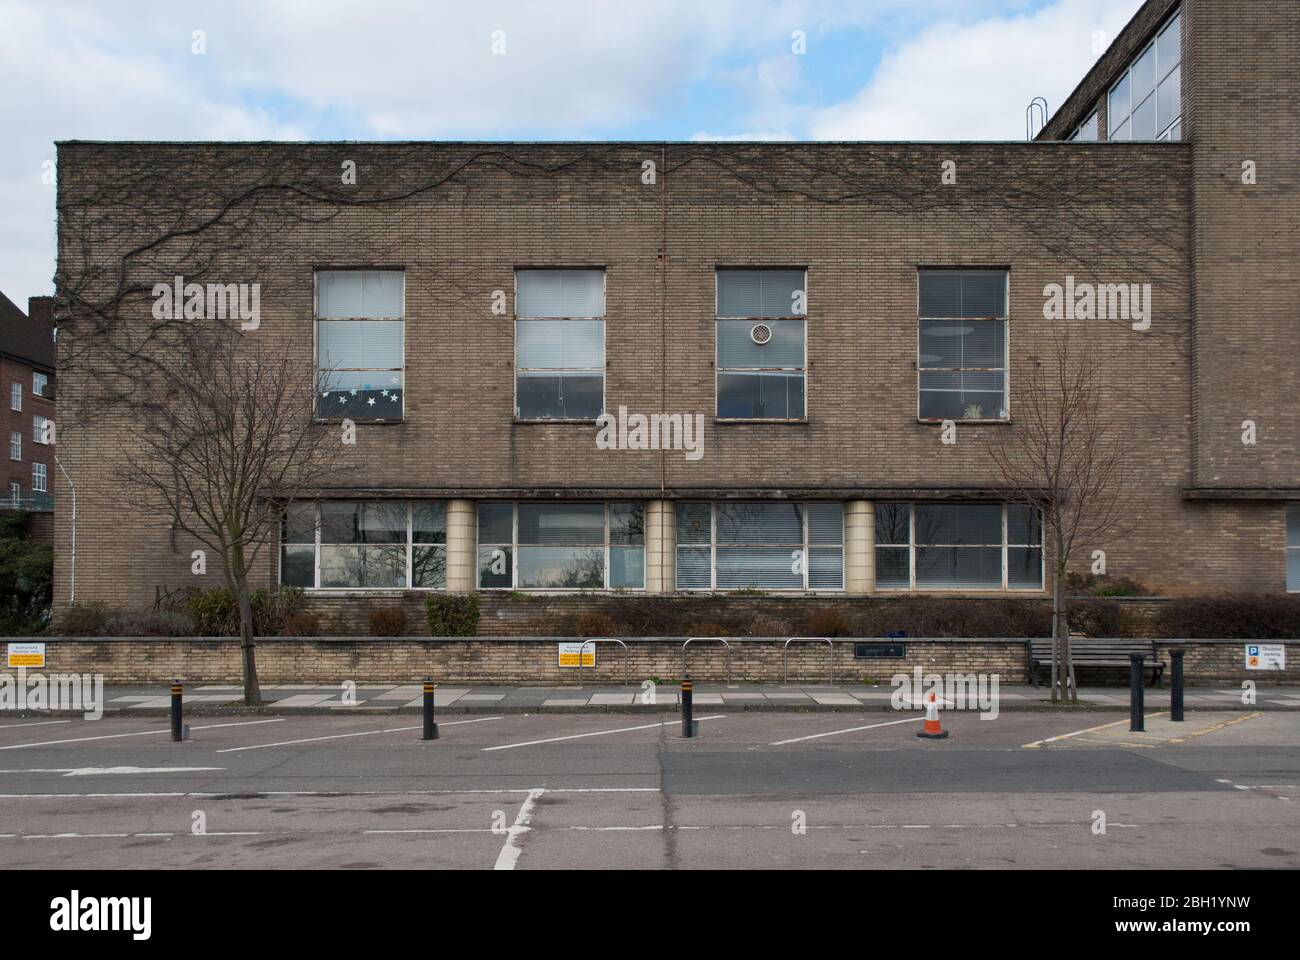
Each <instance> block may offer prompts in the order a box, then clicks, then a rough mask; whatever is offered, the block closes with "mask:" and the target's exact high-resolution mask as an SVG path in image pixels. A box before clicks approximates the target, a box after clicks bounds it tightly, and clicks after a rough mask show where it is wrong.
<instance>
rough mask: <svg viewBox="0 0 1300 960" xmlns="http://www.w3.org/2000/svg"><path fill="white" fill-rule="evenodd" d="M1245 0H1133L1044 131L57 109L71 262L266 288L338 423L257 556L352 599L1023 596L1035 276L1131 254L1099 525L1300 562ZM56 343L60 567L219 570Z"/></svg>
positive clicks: (1276, 138)
mask: <svg viewBox="0 0 1300 960" xmlns="http://www.w3.org/2000/svg"><path fill="white" fill-rule="evenodd" d="M1234 6H1235V5H1231V4H1223V3H1217V2H1212V0H1183V2H1182V3H1176V2H1171V0H1150V2H1148V3H1146V4H1145V5H1144V6H1143V7H1142V9H1141V10H1140V11H1139V12H1138V14H1137V15H1136V16H1135V18H1134V19H1133V20H1132V22H1131V23H1130V24H1129V25H1128V26H1127V28H1126V29H1125V30H1124V31H1123V32H1122V33H1121V35H1120V36H1119V37H1118V38H1117V39H1116V40H1115V42H1114V44H1113V45H1112V46H1111V48H1110V50H1109V51H1108V52H1107V53H1106V54H1105V55H1104V56H1103V57H1102V58H1101V59H1100V60H1099V62H1098V63H1097V65H1096V67H1095V68H1094V69H1093V70H1092V71H1091V72H1090V73H1089V74H1088V76H1087V77H1086V78H1084V80H1083V82H1082V83H1081V84H1080V86H1079V88H1078V89H1077V90H1076V91H1075V93H1074V94H1073V95H1072V96H1071V97H1070V99H1069V100H1068V101H1067V102H1066V104H1065V105H1064V106H1063V107H1062V108H1061V109H1060V110H1059V111H1058V112H1057V113H1056V114H1055V116H1054V117H1052V119H1051V120H1050V122H1049V123H1048V124H1047V125H1046V127H1045V128H1044V129H1043V131H1042V133H1041V134H1040V135H1039V137H1038V138H1037V139H1036V140H1034V141H1032V142H1020V143H802V144H731V143H728V144H704V143H602V144H592V143H567V144H565V143H557V144H509V143H496V144H493V143H482V144H475V143H383V144H380V143H375V144H358V143H337V144H334V143H309V144H216V143H206V144H157V143H87V142H68V143H62V144H60V145H59V170H60V176H59V209H60V224H59V249H60V295H61V296H62V297H64V298H65V300H66V301H67V302H68V303H69V304H70V309H72V310H73V311H75V310H76V309H77V307H76V305H77V303H79V302H85V301H86V299H87V298H88V297H89V293H88V292H87V291H89V290H92V289H98V290H100V291H103V290H105V289H108V288H109V287H111V286H112V283H111V282H110V281H113V280H114V279H115V278H116V276H117V269H116V267H117V265H118V264H119V263H120V259H121V253H122V252H123V251H127V250H133V251H135V252H134V253H132V255H131V259H130V263H129V265H128V269H127V271H126V274H125V275H126V276H128V277H129V279H130V280H131V282H132V284H133V286H132V287H131V289H133V290H135V291H137V294H138V295H137V296H136V297H135V299H131V298H130V297H126V298H124V299H123V300H122V303H123V304H124V305H125V306H124V308H123V310H122V315H123V316H124V317H125V319H126V322H128V323H130V324H133V325H134V326H135V328H136V329H137V330H141V331H143V330H147V329H148V327H149V324H150V323H151V322H152V321H151V317H153V316H156V314H153V313H152V312H151V307H152V304H154V303H156V298H155V299H151V297H150V291H151V290H153V289H154V285H155V284H161V285H162V286H164V287H165V286H167V285H168V284H170V283H171V282H172V280H173V278H174V277H175V276H184V277H185V278H186V280H187V282H188V281H191V280H194V279H196V278H198V277H199V276H200V274H201V273H202V271H203V270H206V271H207V273H206V275H205V276H206V278H207V279H208V280H209V281H210V282H215V283H220V284H222V285H227V284H250V285H251V284H257V285H258V289H259V295H260V321H259V325H258V326H257V328H256V330H255V331H250V332H249V334H247V335H248V336H258V337H264V338H267V341H268V342H272V341H275V342H278V343H281V344H288V345H291V346H292V347H293V348H294V349H296V350H297V351H298V354H297V355H298V357H299V360H300V363H301V368H300V376H301V377H302V378H303V380H304V382H310V381H311V379H312V378H313V376H315V375H318V374H319V375H321V376H323V377H324V378H325V383H324V388H323V389H322V390H320V391H319V396H318V398H317V411H316V412H317V416H318V418H319V419H320V420H321V421H322V423H321V429H322V430H331V431H334V430H338V429H339V427H340V424H341V423H342V422H343V421H344V420H347V421H350V422H354V423H355V424H356V441H357V442H356V443H355V445H343V444H340V447H339V452H338V464H339V468H340V480H339V481H338V482H337V483H331V484H327V485H324V486H322V487H321V488H320V489H319V491H317V492H318V494H319V502H315V503H309V504H301V505H297V506H295V507H293V508H292V509H291V510H290V511H289V515H288V516H287V518H286V523H285V526H284V534H283V542H282V544H280V546H279V549H278V550H275V549H272V550H269V551H267V552H266V553H265V554H264V555H263V557H262V558H261V560H260V561H259V564H258V567H257V581H258V583H259V584H266V585H269V584H274V583H276V582H282V583H286V584H294V585H299V586H303V587H304V588H306V589H307V590H308V592H309V593H310V594H311V595H312V597H313V598H315V599H314V600H313V603H314V604H315V606H316V609H318V610H321V611H322V612H324V613H325V614H326V616H327V617H330V616H336V615H337V616H338V617H339V618H341V619H342V618H346V617H347V616H348V615H349V611H353V610H355V609H356V608H357V607H358V598H366V600H365V602H370V601H371V600H373V599H374V598H385V597H388V598H392V597H403V596H405V597H408V598H412V600H411V602H415V598H418V595H419V593H420V592H421V591H426V590H435V591H436V590H448V591H472V590H480V591H484V592H485V593H488V594H490V595H491V596H494V597H500V598H502V600H503V602H504V599H505V598H507V597H515V596H517V594H518V593H521V592H522V593H527V592H530V591H537V590H546V591H561V592H562V591H593V592H596V593H611V594H616V595H617V594H618V593H620V592H623V591H629V592H635V593H642V592H644V593H648V594H662V593H675V594H680V595H698V594H714V593H721V594H724V595H725V594H728V593H731V592H733V591H745V592H746V593H747V594H751V593H753V592H754V591H755V590H758V591H764V592H769V593H776V594H781V595H789V596H794V595H818V596H825V597H842V598H862V597H876V596H895V595H899V594H907V593H928V594H949V595H951V594H954V593H957V594H962V595H967V594H969V595H979V596H990V595H996V596H1005V595H1014V596H1028V597H1034V596H1038V597H1041V596H1043V595H1044V593H1045V591H1046V590H1047V589H1048V588H1049V587H1050V584H1049V583H1048V582H1047V576H1046V574H1045V562H1044V560H1045V558H1044V545H1043V538H1042V531H1041V529H1040V524H1039V522H1038V518H1037V517H1036V516H1035V515H1034V514H1033V513H1032V511H1029V510H1026V509H1024V508H1020V507H1016V506H1013V505H1008V504H1007V503H1005V502H1004V501H1005V496H1006V488H1005V486H1004V484H1003V482H1002V481H1001V480H1000V477H999V474H998V472H997V471H996V470H995V469H994V466H993V464H992V462H991V460H990V457H989V443H990V441H993V440H996V438H997V436H998V434H999V432H1000V431H1007V430H1008V429H1011V425H1013V424H1014V422H1015V419H1016V416H1017V411H1018V410H1022V409H1024V407H1025V390H1026V389H1027V387H1026V385H1027V384H1028V383H1029V381H1030V379H1031V377H1030V373H1031V372H1032V371H1034V370H1035V369H1042V368H1043V367H1044V365H1045V364H1047V363H1050V353H1051V350H1052V343H1051V342H1050V341H1051V339H1052V337H1051V336H1050V335H1049V333H1048V331H1049V330H1055V329H1058V328H1059V325H1057V326H1053V325H1051V324H1050V323H1049V322H1048V320H1047V319H1046V318H1047V313H1046V312H1045V311H1047V310H1048V309H1049V301H1050V299H1051V297H1052V296H1053V295H1055V296H1058V297H1059V296H1062V295H1063V296H1065V297H1066V298H1068V299H1070V300H1071V302H1072V303H1074V302H1075V296H1076V295H1079V296H1082V294H1079V291H1082V290H1084V289H1087V290H1088V291H1090V292H1089V294H1088V296H1089V297H1091V296H1092V292H1091V291H1096V293H1097V296H1098V297H1099V298H1101V299H1100V300H1099V301H1095V302H1098V303H1100V302H1109V303H1110V306H1112V307H1115V306H1118V305H1119V301H1118V299H1117V297H1118V293H1119V292H1124V293H1128V292H1130V291H1131V292H1132V293H1133V302H1132V303H1128V304H1127V305H1128V306H1130V307H1131V308H1132V311H1131V312H1132V314H1133V315H1132V316H1129V315H1124V316H1122V317H1118V316H1111V317H1110V318H1109V319H1107V320H1103V321H1098V322H1090V323H1089V324H1088V325H1087V326H1084V327H1080V328H1079V329H1081V330H1085V331H1086V337H1087V341H1088V349H1089V351H1090V352H1096V353H1097V354H1099V355H1104V356H1105V357H1106V358H1107V364H1108V367H1107V369H1108V377H1107V380H1106V383H1105V386H1104V401H1105V406H1106V409H1107V410H1108V413H1109V416H1110V417H1111V418H1112V420H1113V422H1114V423H1115V425H1116V426H1117V428H1118V429H1120V430H1122V432H1123V435H1124V437H1125V438H1126V446H1127V450H1128V451H1129V454H1128V457H1127V459H1128V467H1129V469H1128V471H1127V481H1126V495H1127V497H1128V501H1129V503H1130V509H1129V511H1128V514H1129V517H1128V522H1127V524H1126V528H1125V530H1124V531H1123V533H1122V534H1118V535H1116V536H1115V537H1114V538H1113V539H1111V540H1109V541H1108V542H1105V543H1099V544H1096V545H1092V544H1089V545H1087V547H1088V548H1091V547H1093V546H1095V547H1096V548H1097V549H1104V550H1105V552H1106V557H1107V572H1108V575H1111V576H1127V577H1131V578H1132V579H1134V580H1137V581H1140V582H1142V583H1145V584H1146V585H1147V586H1149V587H1151V588H1152V589H1155V590H1159V591H1163V592H1201V591H1214V590H1256V591H1265V592H1271V593H1280V592H1283V591H1286V590H1288V589H1290V590H1300V506H1297V504H1300V415H1298V414H1300V410H1297V399H1296V384H1297V382H1300V353H1297V351H1296V349H1295V329H1296V323H1297V316H1296V306H1295V305H1296V304H1297V303H1300V266H1297V264H1300V256H1298V254H1300V227H1298V225H1300V189H1298V187H1300V183H1298V182H1297V181H1298V174H1297V169H1298V168H1297V165H1296V148H1297V144H1300V122H1298V120H1297V108H1296V104H1297V103H1300V89H1297V88H1298V86H1300V79H1298V77H1300V70H1297V69H1296V68H1297V65H1298V64H1297V59H1298V58H1297V53H1296V51H1297V49H1300V5H1297V4H1295V3H1294V2H1290V0H1268V2H1260V3H1256V4H1252V5H1251V10H1250V14H1249V16H1244V15H1242V14H1241V12H1240V11H1238V10H1235V9H1234ZM1244 91H1248V92H1249V96H1246V95H1245V93H1244ZM1026 99H1028V97H1026ZM349 169H351V171H352V173H353V177H352V181H351V182H349V180H348V171H349ZM340 171H343V175H342V176H340ZM151 204H152V205H154V206H155V207H157V209H158V213H157V215H156V216H154V217H143V218H140V217H138V216H137V217H136V218H135V219H132V218H131V216H128V215H127V214H126V213H124V212H123V211H127V210H132V211H139V210H145V209H149V206H150V205H151ZM213 211H220V212H219V213H215V214H214V213H213ZM164 223H166V224H170V225H172V226H174V227H175V226H179V228H180V230H181V232H183V233H184V242H183V243H182V242H181V241H180V239H179V238H167V239H166V240H165V242H158V239H159V236H160V232H161V231H162V230H163V224H164ZM199 224H201V227H200V226H196V225H199ZM191 228H193V229H191ZM141 251H147V253H143V254H142V253H141ZM115 258H116V259H115ZM73 287H76V289H75V291H73V290H72V289H71V288H73ZM1148 288H1149V293H1148V294H1147V296H1145V298H1143V297H1141V292H1142V291H1144V290H1147V289H1148ZM116 289H118V290H119V291H120V290H121V289H122V288H121V287H120V286H119V287H117V288H116ZM1053 290H1055V291H1056V293H1055V294H1052V293H1051V291H1053ZM1090 302H1094V301H1090ZM1079 303H1082V301H1079ZM1126 303H1127V301H1126ZM1139 304H1142V306H1141V308H1140V309H1139ZM65 341H66V342H65ZM74 341H75V337H73V336H67V337H62V338H61V340H60V346H61V348H62V349H63V350H65V351H67V352H66V353H64V354H63V356H64V357H65V360H66V361H67V362H66V365H65V366H64V367H62V368H61V377H62V383H61V388H60V398H59V404H60V433H61V442H62V443H63V445H64V450H63V452H62V453H61V457H62V458H63V459H64V461H65V464H66V465H67V467H68V469H69V472H70V473H71V475H72V477H73V478H74V481H75V482H76V483H77V485H78V491H79V494H80V496H81V500H82V503H83V507H82V510H81V514H80V519H79V526H78V529H77V542H78V556H79V560H78V564H79V566H78V568H77V570H76V583H77V598H78V600H92V599H102V600H105V601H108V602H111V603H114V604H119V605H131V604H140V603H144V602H147V601H149V600H151V599H152V598H153V597H154V595H155V592H156V591H157V590H159V589H164V590H165V589H175V588H177V587H181V586H185V585H189V584H202V583H213V582H216V577H215V574H214V571H212V570H211V569H210V570H209V573H208V575H207V577H206V578H201V577H195V576H193V575H192V574H191V572H190V565H191V560H190V550H191V548H192V546H193V545H192V544H188V543H185V542H184V541H183V538H180V537H178V536H177V535H176V534H175V533H174V532H173V531H172V529H171V526H170V523H169V521H168V519H167V518H154V521H153V522H150V521H149V520H148V519H146V520H144V521H132V522H131V523H129V524H127V523H124V522H123V520H122V515H121V514H120V512H119V511H118V510H117V509H115V508H114V506H113V503H114V499H113V498H114V496H115V495H117V496H120V491H119V490H117V489H116V487H117V482H116V480H115V476H116V474H115V472H114V471H115V470H120V469H121V466H122V463H123V459H122V458H123V451H122V440H121V434H120V432H118V431H116V430H115V427H114V424H115V423H116V422H117V421H115V419H114V417H115V416H120V415H121V414H114V413H111V412H107V411H101V412H96V411H93V410H87V409H86V408H85V405H84V404H81V405H78V404H77V403H76V400H77V398H78V397H79V396H82V397H84V395H85V391H86V389H87V388H86V384H87V383H88V381H87V379H86V378H87V377H88V376H89V367H88V366H87V364H92V365H93V363H94V357H93V356H88V355H87V354H85V353H80V354H78V353H77V352H76V344H75V342H74ZM74 356H75V358H76V359H75V362H72V360H71V358H73V357H74ZM602 415H607V417H608V419H600V418H601V417H602ZM656 417H657V418H658V419H655V418H656ZM641 418H645V419H644V421H643V420H642V419H641ZM954 427H955V432H953V430H952V428H954ZM652 436H653V437H654V439H655V441H659V440H665V441H666V442H662V443H660V442H651V440H650V438H651V437H652ZM952 439H955V440H956V442H948V441H950V440H952ZM665 447H667V449H665ZM71 534H72V531H71V525H70V519H69V518H68V517H66V516H63V515H60V516H59V518H58V538H57V542H56V553H57V562H56V566H57V570H56V581H57V586H56V605H59V604H64V605H66V603H67V602H68V586H67V585H68V581H69V577H70V573H71V570H70V557H69V553H68V546H69V544H70V540H71ZM1084 554H1085V556H1091V555H1092V550H1091V549H1085V550H1084ZM523 602H526V601H523ZM846 602H847V600H846ZM855 602H861V601H860V600H858V601H855Z"/></svg>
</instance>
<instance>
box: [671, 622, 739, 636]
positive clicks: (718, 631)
mask: <svg viewBox="0 0 1300 960" xmlns="http://www.w3.org/2000/svg"><path fill="white" fill-rule="evenodd" d="M734 635H735V634H734V633H732V631H731V628H730V627H728V626H727V625H725V624H722V623H718V622H717V621H715V620H696V621H695V622H693V623H691V624H690V625H689V626H688V627H687V628H686V630H685V631H684V632H683V633H682V636H684V637H731V636H734Z"/></svg>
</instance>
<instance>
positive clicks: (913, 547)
mask: <svg viewBox="0 0 1300 960" xmlns="http://www.w3.org/2000/svg"><path fill="white" fill-rule="evenodd" d="M881 505H884V504H883V503H882V504H881ZM890 505H892V506H900V507H901V506H905V507H907V508H908V511H907V538H908V542H907V543H906V544H902V543H881V542H879V540H877V541H876V542H875V543H874V544H872V549H873V551H876V550H881V549H888V550H906V551H907V578H908V579H907V582H908V585H907V586H906V587H882V586H880V585H879V584H876V585H875V591H876V592H877V593H897V594H902V593H986V594H990V595H992V594H1002V593H1016V594H1034V593H1042V592H1043V591H1044V590H1046V589H1047V549H1046V547H1045V545H1044V543H1043V541H1044V539H1045V537H1046V532H1045V530H1044V529H1043V518H1042V512H1041V511H1039V521H1038V534H1039V543H1038V544H1032V543H1009V542H1008V541H1007V537H1008V536H1009V535H1010V534H1009V528H1008V525H1007V511H1008V509H1009V508H1011V507H1015V506H1019V504H1014V503H1002V504H997V505H999V506H1001V507H1002V543H1000V544H995V543H962V544H943V543H922V544H918V543H917V542H916V508H917V507H925V506H994V505H995V504H994V502H993V501H980V500H965V501H961V502H955V503H950V504H941V503H929V502H926V501H921V500H918V501H911V502H905V503H894V502H891V503H890ZM921 547H938V548H943V547H976V548H983V549H991V548H993V547H998V548H1000V549H1001V551H1002V586H1000V587H918V586H917V585H916V552H917V550H918V549H919V548H921ZM1028 548H1036V549H1037V550H1038V560H1039V564H1038V566H1039V571H1038V586H1036V587H1013V586H1010V585H1009V584H1010V578H1009V572H1010V571H1009V569H1008V568H1009V565H1008V562H1007V556H1008V553H1007V552H1008V551H1009V550H1012V549H1028ZM877 556H878V554H875V553H874V552H873V555H872V567H873V568H875V567H876V566H877V564H876V557H877Z"/></svg>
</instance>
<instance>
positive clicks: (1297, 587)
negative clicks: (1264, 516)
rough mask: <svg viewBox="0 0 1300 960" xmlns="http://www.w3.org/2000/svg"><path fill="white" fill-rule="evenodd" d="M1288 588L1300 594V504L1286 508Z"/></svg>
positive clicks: (1288, 505) (1291, 504)
mask: <svg viewBox="0 0 1300 960" xmlns="http://www.w3.org/2000/svg"><path fill="white" fill-rule="evenodd" d="M1286 588H1287V590H1288V591H1289V592H1291V593H1300V503H1289V504H1287V507H1286Z"/></svg>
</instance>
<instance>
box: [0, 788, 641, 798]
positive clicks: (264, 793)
mask: <svg viewBox="0 0 1300 960" xmlns="http://www.w3.org/2000/svg"><path fill="white" fill-rule="evenodd" d="M256 792H257V795H258V796H261V797H326V798H330V799H338V798H344V797H444V796H456V795H459V794H474V795H480V794H487V795H493V796H499V795H502V794H520V793H528V792H530V790H529V788H525V787H496V788H492V789H472V788H462V789H456V788H454V787H449V788H447V789H445V790H346V791H345V790H258V791H256ZM546 792H547V793H659V792H660V790H659V788H658V787H547V788H546ZM229 795H230V792H229V791H228V790H222V791H220V792H216V793H214V792H212V791H210V790H191V791H180V790H177V791H170V792H138V791H130V792H122V793H0V800H87V799H90V800H103V799H105V798H116V799H122V798H129V799H137V800H140V799H143V800H152V799H165V798H167V797H185V798H189V799H200V800H212V799H219V798H221V797H227V796H229Z"/></svg>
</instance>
